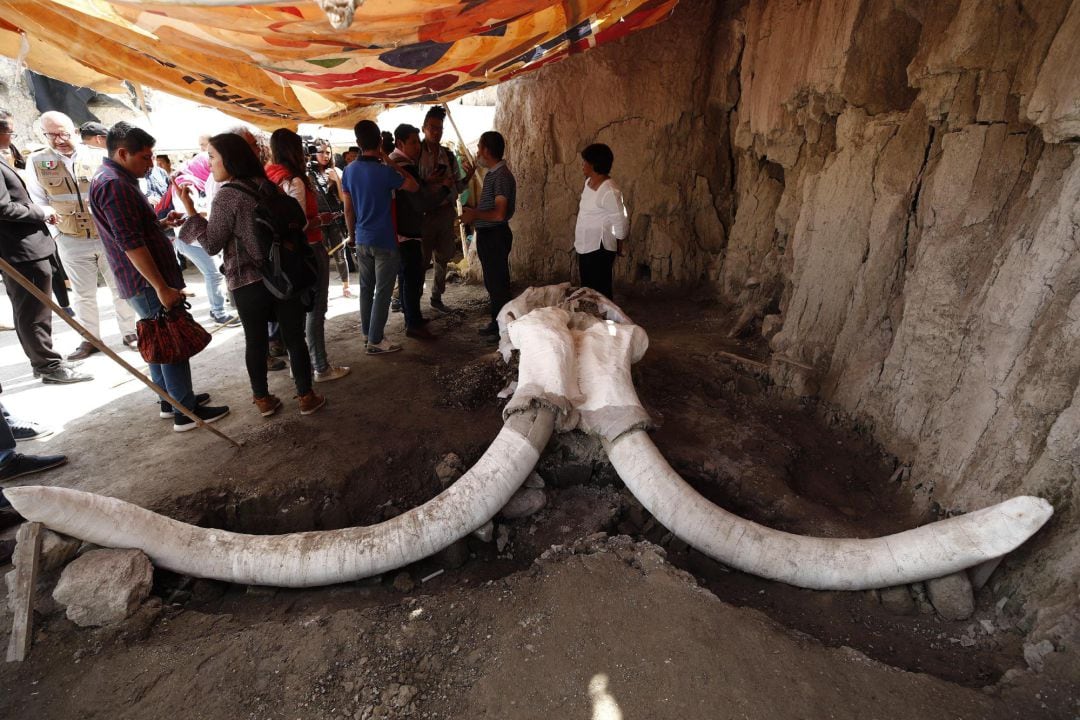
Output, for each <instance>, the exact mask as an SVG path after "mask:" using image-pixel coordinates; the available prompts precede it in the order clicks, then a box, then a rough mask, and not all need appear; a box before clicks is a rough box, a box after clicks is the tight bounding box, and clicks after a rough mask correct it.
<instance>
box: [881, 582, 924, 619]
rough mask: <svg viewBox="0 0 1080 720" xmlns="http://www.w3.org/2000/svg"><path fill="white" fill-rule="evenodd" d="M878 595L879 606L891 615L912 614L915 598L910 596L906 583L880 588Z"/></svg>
mask: <svg viewBox="0 0 1080 720" xmlns="http://www.w3.org/2000/svg"><path fill="white" fill-rule="evenodd" d="M878 595H879V596H880V597H881V607H883V608H885V609H886V610H888V611H889V612H890V613H892V614H893V615H914V614H915V613H916V612H917V610H916V608H915V599H914V598H913V597H911V590H909V589H908V586H907V585H897V586H896V587H887V588H882V589H881V590H880V591H879V593H878Z"/></svg>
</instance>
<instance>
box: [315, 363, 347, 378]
mask: <svg viewBox="0 0 1080 720" xmlns="http://www.w3.org/2000/svg"><path fill="white" fill-rule="evenodd" d="M348 374H349V368H347V367H335V366H334V365H331V366H330V367H328V368H326V369H325V370H323V371H322V372H317V373H315V382H330V381H331V380H337V379H338V378H343V377H345V376H346V375H348Z"/></svg>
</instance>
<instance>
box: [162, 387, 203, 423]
mask: <svg viewBox="0 0 1080 720" xmlns="http://www.w3.org/2000/svg"><path fill="white" fill-rule="evenodd" d="M208 402H210V393H199V394H198V395H196V396H195V407H202V406H203V405H205V404H206V403H208ZM175 415H176V413H174V412H173V409H172V405H170V404H169V403H168V402H166V401H164V400H160V401H158V417H160V418H161V419H162V420H171V419H172V418H173V417H174V416H175Z"/></svg>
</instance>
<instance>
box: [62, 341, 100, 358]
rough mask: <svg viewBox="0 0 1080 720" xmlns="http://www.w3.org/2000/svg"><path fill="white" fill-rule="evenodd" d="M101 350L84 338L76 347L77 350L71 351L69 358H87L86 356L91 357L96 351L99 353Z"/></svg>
mask: <svg viewBox="0 0 1080 720" xmlns="http://www.w3.org/2000/svg"><path fill="white" fill-rule="evenodd" d="M99 352H101V351H100V350H98V349H97V348H96V347H94V346H93V345H91V344H90V343H89V342H86V341H85V340H84V341H83V342H81V343H79V347H77V348H75V352H73V353H71V354H70V355H68V356H67V359H68V360H85V359H86V358H88V357H90V356H91V355H93V354H94V353H99Z"/></svg>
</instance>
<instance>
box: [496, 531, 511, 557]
mask: <svg viewBox="0 0 1080 720" xmlns="http://www.w3.org/2000/svg"><path fill="white" fill-rule="evenodd" d="M509 544H510V528H508V527H506V526H505V525H500V526H499V537H498V538H497V539H496V540H495V550H496V551H498V552H499V553H502V552H503V551H504V550H506V546H507V545H509Z"/></svg>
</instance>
